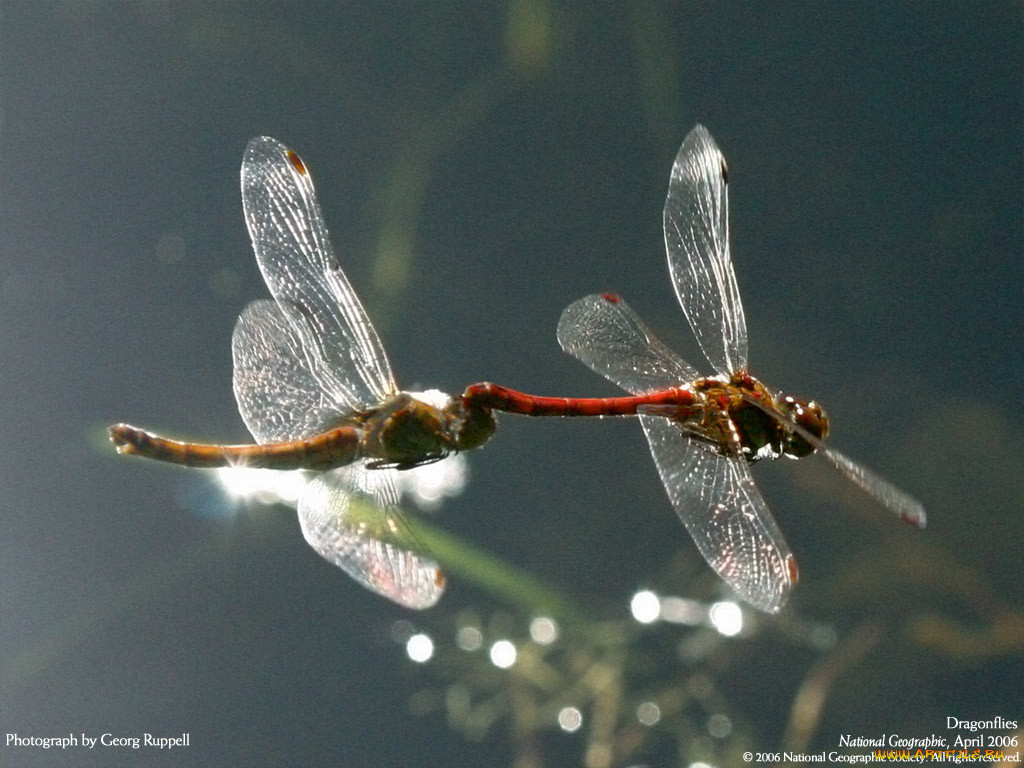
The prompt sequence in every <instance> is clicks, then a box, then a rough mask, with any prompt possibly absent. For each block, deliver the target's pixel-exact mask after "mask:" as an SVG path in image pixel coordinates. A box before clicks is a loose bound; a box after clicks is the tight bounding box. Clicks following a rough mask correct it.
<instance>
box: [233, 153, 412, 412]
mask: <svg viewBox="0 0 1024 768" xmlns="http://www.w3.org/2000/svg"><path fill="white" fill-rule="evenodd" d="M242 207H243V209H244V211H245V221H246V224H247V226H248V227H249V235H250V237H252V245H253V249H254V250H255V252H256V261H257V262H258V263H259V265H260V271H261V272H262V273H263V278H264V280H266V283H267V288H269V289H270V293H271V294H272V295H273V297H274V298H275V299H276V300H277V302H278V304H279V305H280V308H281V312H282V314H283V315H284V316H285V317H287V318H288V320H289V322H290V323H291V324H292V326H293V328H294V329H295V333H296V336H297V337H298V338H299V339H300V341H301V343H302V346H303V348H304V350H305V359H306V362H307V364H308V368H309V372H310V375H311V376H312V377H313V379H315V380H316V381H317V382H318V383H319V385H320V386H321V388H322V389H323V390H324V392H325V394H326V396H327V397H329V398H331V399H332V400H333V401H334V402H335V404H336V406H337V409H338V410H339V411H343V412H344V411H347V410H351V409H353V408H356V407H361V406H367V405H376V404H378V403H380V402H382V401H383V400H385V399H386V398H387V396H388V395H390V394H393V393H394V392H395V391H396V390H397V387H396V386H395V381H394V378H393V376H392V375H391V367H390V365H389V364H388V360H387V355H386V354H385V352H384V347H383V345H382V344H381V341H380V338H379V337H378V336H377V332H376V331H375V330H374V328H373V325H372V324H371V323H370V320H369V318H368V317H367V316H366V312H365V311H364V310H363V307H362V305H361V304H360V303H359V299H358V297H357V296H356V294H355V291H353V290H352V286H351V285H349V282H348V279H347V278H346V277H345V274H344V272H342V270H341V267H340V266H339V264H338V260H337V257H336V255H335V253H334V248H333V247H332V246H331V242H330V239H329V238H328V234H327V227H326V226H325V225H324V220H323V214H322V213H321V211H320V204H319V203H318V202H317V199H316V190H314V188H313V181H312V179H311V178H310V175H309V171H308V169H307V168H306V166H305V164H303V162H302V160H301V159H300V158H299V156H298V155H296V154H295V153H294V152H292V151H291V150H289V149H288V148H287V147H286V146H284V145H283V144H281V143H280V142H279V141H276V140H275V139H271V138H269V137H267V136H261V137H259V138H255V139H253V140H252V141H250V142H249V145H248V146H247V147H246V150H245V157H244V158H243V160H242Z"/></svg>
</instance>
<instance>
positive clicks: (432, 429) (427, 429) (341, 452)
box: [110, 136, 495, 608]
mask: <svg viewBox="0 0 1024 768" xmlns="http://www.w3.org/2000/svg"><path fill="white" fill-rule="evenodd" d="M242 206H243V209H244V212H245V221H246V225H247V226H248V229H249V235H250V236H251V237H252V244H253V249H254V251H255V253H256V261H257V263H258V264H259V267H260V271H261V272H262V273H263V278H264V280H265V281H266V283H267V287H268V288H269V289H270V293H271V295H272V296H273V299H272V300H267V299H263V300H257V301H253V302H252V303H250V304H249V305H248V306H247V307H246V308H245V310H244V311H243V312H242V314H241V316H240V317H239V318H238V322H237V324H236V325H235V331H234V336H233V338H232V353H233V358H234V392H235V398H236V400H237V401H238V409H239V411H240V412H241V415H242V419H243V420H244V421H245V424H246V426H247V427H248V428H249V431H250V432H251V433H252V435H253V437H255V438H256V443H255V444H253V445H216V444H203V443H189V442H181V441H177V440H170V439H167V438H164V437H160V436H157V435H154V434H151V433H149V432H145V431H143V430H141V429H138V428H136V427H132V426H130V425H127V424H117V425H115V426H112V427H111V428H110V438H111V440H112V441H113V443H114V445H115V446H116V447H117V450H118V452H120V453H125V454H134V455H138V456H144V457H147V458H151V459H158V460H160V461H167V462H172V463H175V464H182V465H186V466H191V467H221V466H244V467H249V468H254V467H258V468H269V469H307V470H318V471H319V472H320V474H318V475H317V476H316V477H314V478H313V479H311V480H310V481H309V483H308V484H307V486H306V488H305V490H304V492H303V493H302V495H301V497H300V498H299V503H298V510H299V520H300V522H301V524H302V530H303V534H304V535H305V537H306V540H307V541H308V542H309V543H310V545H311V546H312V547H313V548H314V549H315V550H316V551H317V552H318V553H319V554H320V555H322V556H323V557H324V558H326V559H327V560H328V561H330V562H332V563H334V564H335V565H338V566H339V567H341V568H342V569H343V570H345V572H346V573H348V574H349V575H350V576H352V577H353V578H354V579H356V581H358V582H360V583H361V584H363V585H364V586H366V587H368V588H370V589H371V590H373V591H375V592H378V593H379V594H382V595H384V596H385V597H388V598H390V599H391V600H394V601H395V602H397V603H399V604H401V605H405V606H408V607H411V608H426V607H429V606H430V605H433V604H434V603H435V602H436V601H437V599H438V598H439V597H440V595H441V593H442V591H443V587H444V580H443V577H442V575H441V572H440V570H439V568H438V565H437V563H436V562H434V561H433V560H432V559H430V558H428V557H425V556H423V555H421V554H418V553H416V552H414V551H412V550H411V549H408V548H407V546H406V545H407V544H408V543H409V542H410V539H412V540H414V538H415V537H412V536H411V535H410V533H409V531H407V530H403V529H404V524H403V522H402V517H401V514H400V512H399V510H398V493H397V491H396V487H395V479H396V477H395V473H396V471H398V470H402V469H409V468H412V467H415V466H418V465H421V464H425V463H429V462H433V461H438V460H440V459H443V458H444V457H446V456H448V455H449V454H452V453H455V452H457V451H465V450H469V449H471V448H476V447H478V446H480V445H482V444H483V443H485V442H486V441H487V440H488V439H489V438H490V436H491V434H492V433H493V432H494V428H495V422H494V417H493V415H492V413H491V411H490V409H488V408H486V407H483V406H479V405H476V404H473V403H467V402H466V401H465V400H464V399H463V398H448V400H447V402H446V403H444V404H443V405H441V406H440V407H438V406H436V405H432V404H430V403H429V402H427V401H426V400H425V399H421V398H419V397H417V396H415V395H413V394H410V393H407V392H402V391H400V390H399V389H398V385H397V384H396V383H395V379H394V376H393V375H392V372H391V366H390V364H389V363H388V358H387V355H386V354H385V351H384V347H383V345H382V343H381V341H380V338H379V337H378V335H377V332H376V330H374V327H373V325H372V324H371V322H370V320H369V318H368V317H367V315H366V312H365V311H364V309H363V307H362V305H361V304H360V302H359V299H358V297H357V296H356V294H355V291H354V290H353V289H352V286H351V284H350V283H349V281H348V279H347V278H346V277H345V274H344V272H343V271H342V269H341V267H340V265H339V262H338V259H337V256H336V255H335V251H334V248H333V247H332V245H331V242H330V239H329V236H328V232H327V227H326V225H325V224H324V219H323V214H322V213H321V210H320V204H319V202H318V201H317V197H316V191H315V189H314V187H313V181H312V178H311V177H310V173H309V170H308V168H307V167H306V164H305V163H304V162H303V161H302V159H301V158H300V157H299V156H298V155H297V154H296V153H295V152H293V151H292V150H290V149H288V148H287V147H286V146H284V145H283V144H281V143H280V142H278V141H276V140H275V139H272V138H269V137H266V136H263V137H259V138H255V139H253V140H252V141H250V142H249V145H248V147H247V148H246V151H245V157H244V158H243V160H242ZM367 501H368V502H370V503H371V504H372V505H375V506H376V507H379V508H380V509H381V510H383V515H382V516H380V517H379V520H380V522H379V523H378V524H372V523H370V522H368V520H367V517H366V516H365V515H362V514H357V513H356V511H355V505H357V504H359V503H362V502H367Z"/></svg>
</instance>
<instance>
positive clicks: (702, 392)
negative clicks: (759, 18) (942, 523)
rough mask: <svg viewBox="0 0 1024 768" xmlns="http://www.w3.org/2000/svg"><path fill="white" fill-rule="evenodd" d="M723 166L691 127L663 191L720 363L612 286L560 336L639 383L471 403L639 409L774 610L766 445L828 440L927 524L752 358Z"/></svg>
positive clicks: (533, 410)
mask: <svg viewBox="0 0 1024 768" xmlns="http://www.w3.org/2000/svg"><path fill="white" fill-rule="evenodd" d="M727 185H728V171H727V169H726V164H725V158H724V157H723V156H722V153H721V151H720V150H719V149H718V146H717V145H716V144H715V141H714V139H712V138H711V134H710V133H708V131H707V129H706V128H704V127H703V126H701V125H698V126H697V127H696V128H694V129H693V130H692V131H691V132H690V134H689V135H688V136H687V137H686V140H685V141H684V142H683V145H682V147H681V148H680V150H679V153H678V154H677V155H676V159H675V163H674V165H673V167H672V176H671V180H670V181H669V188H668V199H667V200H666V201H665V211H664V228H665V245H666V249H667V251H668V266H669V272H670V273H671V275H672V282H673V286H674V288H675V292H676V297H677V298H678V300H679V303H680V305H681V306H682V308H683V313H684V314H685V315H686V319H687V320H688V321H689V323H690V328H691V329H692V330H693V333H694V335H695V336H696V337H697V341H698V342H699V344H700V347H701V350H702V351H703V352H704V355H705V356H706V357H707V359H708V361H709V362H710V363H711V366H712V368H714V370H715V372H716V375H714V376H708V377H702V376H701V375H700V374H699V373H698V371H697V369H696V368H694V367H693V366H691V365H690V364H689V363H687V362H685V361H684V360H683V359H682V358H681V357H679V355H677V354H676V353H675V352H673V351H672V350H670V349H669V348H668V347H666V346H665V345H664V344H663V343H662V342H660V341H659V340H658V339H657V338H656V337H655V336H654V334H653V333H651V331H650V330H649V329H648V328H647V326H645V325H644V323H643V322H642V321H641V320H640V318H639V317H638V316H637V315H636V313H635V312H634V311H633V310H632V309H630V308H629V307H628V306H627V305H626V302H625V301H623V300H622V299H620V298H619V297H617V296H615V295H614V294H608V293H606V294H599V295H593V296H587V297H586V298H583V299H580V300H579V301H577V302H575V303H574V304H571V305H570V306H569V307H568V308H567V309H566V310H565V312H564V313H563V314H562V317H561V320H560V321H559V323H558V342H559V344H561V346H562V349H564V350H565V351H566V352H568V353H569V354H571V355H573V356H574V357H576V358H577V359H579V360H580V361H581V362H583V363H584V364H586V365H587V366H589V367H590V368H591V369H592V370H594V371H595V372H597V373H599V374H601V375H602V376H604V377H606V378H608V379H610V380H611V381H612V382H614V383H615V384H618V385H619V386H620V387H622V388H623V389H625V390H626V391H628V392H631V393H633V396H631V397H617V398H585V399H572V398H545V397H535V396H532V395H525V394H523V393H520V392H516V391H514V390H510V389H506V388H504V387H499V386H497V385H493V384H475V385H473V386H471V387H469V388H468V389H467V390H466V392H465V393H464V395H463V397H464V399H465V400H467V401H468V402H469V403H473V404H478V405H481V406H486V407H490V408H495V409H498V410H504V411H509V412H512V413H519V414H525V415H532V416H602V415H604V416H611V415H626V414H637V415H638V416H639V418H640V423H641V424H642V426H643V428H644V432H645V434H646V435H647V440H648V442H649V443H650V448H651V454H652V455H653V457H654V463H655V464H656V465H657V468H658V473H659V475H660V476H661V480H662V483H663V484H664V485H665V489H666V491H668V496H669V499H670V501H671V502H672V506H673V507H674V508H675V511H676V513H677V514H678V515H679V517H680V518H681V519H682V521H683V524H684V525H685V526H686V529H687V530H688V531H689V533H690V536H691V537H692V538H693V540H694V543H695V544H696V545H697V549H698V550H700V553H701V554H702V555H703V556H704V559H705V560H707V562H708V564H709V565H711V567H712V568H714V569H715V571H716V572H717V573H718V574H719V576H721V577H722V578H723V579H724V580H725V581H726V583H728V584H729V586H731V587H732V588H733V589H734V590H735V591H736V592H737V593H738V594H739V595H740V596H741V597H742V598H743V599H744V600H746V601H747V602H748V603H750V604H751V605H753V606H755V607H757V608H759V609H761V610H763V611H767V612H769V613H775V612H777V611H778V610H779V609H780V608H781V607H782V606H783V604H784V603H785V601H786V599H787V597H788V595H789V592H790V590H791V589H792V587H793V585H794V584H796V582H797V579H798V569H797V565H796V560H795V558H794V557H793V554H792V553H791V552H790V550H789V546H788V545H787V544H786V541H785V539H784V538H783V536H782V532H781V531H780V530H779V527H778V526H777V525H776V523H775V520H774V519H773V518H772V515H771V512H769V510H768V506H767V504H766V503H765V501H764V499H763V498H762V496H761V493H760V491H758V489H757V486H756V485H755V484H754V480H753V478H752V476H751V473H750V465H751V464H752V463H754V462H755V461H758V460H760V459H764V458H773V459H774V458H779V457H780V456H788V457H790V458H800V457H803V456H808V455H810V454H811V453H814V452H816V451H817V452H819V453H823V454H824V455H825V456H826V457H827V458H828V459H829V460H830V461H831V462H832V463H833V464H834V465H835V466H836V467H837V468H838V469H839V470H840V472H842V473H843V474H844V475H846V477H848V478H849V479H850V480H852V481H853V482H854V483H856V484H857V485H858V486H860V488H862V489H863V490H864V491H866V492H867V493H868V494H869V495H871V496H872V497H873V498H874V499H875V500H876V501H878V502H880V503H881V504H882V505H883V506H885V507H886V508H888V509H889V510H891V511H892V512H894V513H896V514H897V515H898V516H899V517H901V518H902V519H903V520H905V521H907V522H909V523H911V524H913V525H916V526H918V527H922V528H923V527H924V525H925V511H924V508H923V507H922V505H921V504H920V503H919V502H918V501H917V500H916V499H914V498H912V497H911V496H909V495H908V494H906V493H904V492H903V491H901V490H899V489H898V488H896V487H895V486H893V485H892V484H890V483H889V482H888V481H886V480H884V479H882V478H881V477H879V476H878V475H876V474H875V473H873V472H871V471H870V470H868V469H866V468H864V467H862V466H860V465H859V464H857V463H855V462H853V461H852V460H850V459H848V458H847V457H846V456H844V455H842V454H841V453H839V452H838V451H836V450H833V449H832V448H828V447H826V446H825V445H824V444H823V443H822V440H823V439H824V438H825V436H826V435H827V433H828V419H827V417H826V415H825V412H824V411H823V410H822V408H821V407H820V406H819V405H818V404H817V403H815V402H813V401H812V402H806V401H803V400H799V399H797V398H795V397H791V396H789V395H783V394H773V393H772V392H771V391H770V390H768V389H767V388H766V387H765V386H764V385H763V384H762V383H761V382H760V381H758V380H757V379H755V378H754V377H753V376H751V375H750V373H749V372H748V370H747V325H746V321H745V319H744V316H743V305H742V303H741V302H740V294H739V289H738V287H737V285H736V275H735V273H734V271H733V265H732V260H731V258H730V256H729V238H728V235H729V222H728V194H727Z"/></svg>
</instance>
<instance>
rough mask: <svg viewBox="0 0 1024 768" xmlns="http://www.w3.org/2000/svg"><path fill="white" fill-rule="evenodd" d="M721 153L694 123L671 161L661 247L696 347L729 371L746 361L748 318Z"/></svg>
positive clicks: (724, 371)
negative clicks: (732, 251) (732, 252)
mask: <svg viewBox="0 0 1024 768" xmlns="http://www.w3.org/2000/svg"><path fill="white" fill-rule="evenodd" d="M727 176H728V172H727V170H726V165H725V158H724V157H723V156H722V153H721V151H720V150H719V149H718V145H717V144H715V140H714V139H713V138H711V134H710V133H708V130H707V129H706V128H705V127H704V126H702V125H698V126H697V127H696V128H694V129H693V130H692V131H690V133H689V135H688V136H687V137H686V139H685V140H684V141H683V145H682V147H680V148H679V153H678V154H677V155H676V160H675V163H674V164H673V166H672V177H671V179H670V181H669V185H668V198H667V199H666V200H665V212H664V225H665V248H666V250H667V252H668V267H669V272H671V274H672V282H673V285H674V286H675V291H676V297H677V298H678V299H679V303H680V304H681V305H682V307H683V312H684V313H685V314H686V319H687V320H688V321H689V323H690V328H692V329H693V334H694V336H696V337H697V341H698V342H699V343H700V348H701V350H703V352H704V354H705V356H706V357H707V358H708V360H709V361H710V362H711V365H712V366H714V368H715V370H716V371H717V372H718V373H720V374H724V375H726V376H728V375H729V374H731V373H733V372H734V371H740V370H746V367H747V323H746V320H745V319H744V317H743V304H742V302H741V301H740V292H739V288H738V287H737V286H736V274H735V272H734V271H733V268H732V260H731V259H730V257H729V196H728V190H727V188H726V185H727Z"/></svg>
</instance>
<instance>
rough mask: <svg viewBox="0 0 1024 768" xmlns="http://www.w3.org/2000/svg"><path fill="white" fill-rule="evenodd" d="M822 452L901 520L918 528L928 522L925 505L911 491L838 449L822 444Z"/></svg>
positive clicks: (858, 485) (859, 486)
mask: <svg viewBox="0 0 1024 768" xmlns="http://www.w3.org/2000/svg"><path fill="white" fill-rule="evenodd" d="M821 452H822V453H824V454H825V456H826V458H828V460H829V461H831V462H832V463H833V464H834V465H835V466H836V468H837V469H838V470H839V471H840V472H842V473H843V474H844V475H846V477H848V478H849V479H850V481H851V482H853V483H854V484H856V485H857V487H858V488H860V489H861V490H862V491H864V492H865V493H866V494H868V495H869V496H870V497H871V498H873V499H874V500H875V501H877V502H878V503H879V504H881V505H882V506H883V507H885V508H886V509H888V510H889V511H890V512H893V513H895V514H896V516H897V517H899V518H900V519H901V520H904V521H905V522H908V523H910V524H911V525H915V526H917V527H918V528H924V527H925V525H927V524H928V516H927V514H925V511H924V505H923V504H922V503H921V502H920V501H918V500H917V499H915V498H914V497H913V496H911V495H910V494H909V493H907V492H905V491H901V490H900V489H899V488H897V487H896V486H895V485H893V484H892V483H890V482H889V481H888V480H886V479H885V478H883V477H880V476H879V475H876V474H875V473H874V472H872V471H871V470H870V469H868V468H867V467H863V466H861V465H860V464H858V463H857V462H855V461H854V460H853V459H850V458H847V457H846V456H844V455H843V454H841V453H840V452H839V451H837V450H834V449H832V448H828V447H824V446H822V450H821Z"/></svg>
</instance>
